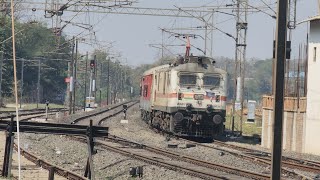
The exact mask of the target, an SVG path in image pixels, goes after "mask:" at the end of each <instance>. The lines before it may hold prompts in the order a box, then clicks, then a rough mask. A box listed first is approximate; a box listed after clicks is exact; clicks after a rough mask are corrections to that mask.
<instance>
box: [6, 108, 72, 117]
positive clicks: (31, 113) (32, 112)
mask: <svg viewBox="0 0 320 180" xmlns="http://www.w3.org/2000/svg"><path fill="white" fill-rule="evenodd" d="M59 111H67V109H50V110H48V113H54V112H59ZM44 113H45V111H37V112H34V111H31V112H28V113H23V114H19V116H20V117H23V116H31V115H36V114H44ZM11 116H15V113H13V114H10V115H7V116H2V117H0V119H9V118H11Z"/></svg>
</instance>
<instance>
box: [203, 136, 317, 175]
mask: <svg viewBox="0 0 320 180" xmlns="http://www.w3.org/2000/svg"><path fill="white" fill-rule="evenodd" d="M214 144H218V145H220V146H224V147H228V148H232V149H237V150H239V151H244V152H248V153H259V154H263V155H265V156H267V157H270V156H271V154H270V153H267V152H263V151H258V150H252V149H248V148H244V147H240V146H236V145H232V144H227V143H224V142H221V141H215V142H214ZM199 145H200V146H202V145H201V144H199ZM208 147H211V146H208ZM250 156H253V157H255V158H257V159H258V158H259V159H261V160H265V161H267V162H269V164H270V165H271V159H270V158H266V157H260V156H258V155H254V154H250ZM265 161H264V162H265ZM282 163H283V165H284V166H286V167H289V168H297V169H300V170H303V171H309V172H315V173H320V162H316V161H310V160H305V159H296V158H291V157H285V156H283V159H282Z"/></svg>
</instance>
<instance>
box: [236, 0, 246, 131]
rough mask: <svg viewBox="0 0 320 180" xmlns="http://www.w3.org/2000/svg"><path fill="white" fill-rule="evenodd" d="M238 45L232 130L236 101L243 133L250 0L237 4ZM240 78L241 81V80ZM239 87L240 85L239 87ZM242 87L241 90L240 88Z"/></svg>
mask: <svg viewBox="0 0 320 180" xmlns="http://www.w3.org/2000/svg"><path fill="white" fill-rule="evenodd" d="M236 6H237V8H236V13H237V16H236V18H237V21H236V39H235V40H236V47H235V71H234V73H235V74H234V94H233V111H232V113H233V114H232V132H234V120H235V116H236V103H240V108H241V109H240V134H241V135H242V119H243V117H242V116H243V108H244V107H243V104H244V97H243V96H244V81H245V63H246V49H247V29H248V22H247V14H248V0H237V4H236ZM239 80H240V82H239ZM237 87H240V88H239V89H238V88H237ZM240 89H241V90H240Z"/></svg>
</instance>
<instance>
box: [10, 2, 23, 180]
mask: <svg viewBox="0 0 320 180" xmlns="http://www.w3.org/2000/svg"><path fill="white" fill-rule="evenodd" d="M11 23H12V25H11V26H12V54H13V76H14V96H15V101H16V121H17V138H18V175H19V176H18V177H19V180H20V179H21V158H20V155H21V153H20V126H19V109H18V81H17V62H16V46H15V26H14V6H13V0H11Z"/></svg>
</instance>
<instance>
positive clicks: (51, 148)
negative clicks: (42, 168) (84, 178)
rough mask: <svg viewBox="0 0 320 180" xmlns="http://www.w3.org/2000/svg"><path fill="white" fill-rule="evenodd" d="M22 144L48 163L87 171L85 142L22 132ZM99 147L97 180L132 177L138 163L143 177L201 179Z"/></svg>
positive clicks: (178, 179)
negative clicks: (130, 173) (133, 168)
mask: <svg viewBox="0 0 320 180" xmlns="http://www.w3.org/2000/svg"><path fill="white" fill-rule="evenodd" d="M98 117H99V116H98ZM71 119H72V118H68V119H67V121H71ZM60 122H61V119H60ZM21 147H22V148H24V149H26V150H28V151H30V152H32V153H34V154H35V155H37V156H38V157H40V158H42V159H45V160H47V161H48V162H51V163H54V164H56V165H58V166H61V167H63V168H65V169H68V170H71V171H73V172H76V173H78V174H84V170H85V165H86V160H87V145H86V144H84V143H80V142H76V141H73V140H70V139H69V138H67V137H65V136H57V135H41V134H27V133H22V134H21ZM97 149H98V153H97V154H96V155H95V156H94V164H95V173H96V179H101V180H102V179H104V180H105V179H130V178H131V176H130V175H129V169H130V167H137V166H143V167H144V168H143V173H144V175H143V179H177V180H185V179H186V180H188V179H190V180H191V179H192V180H193V179H195V180H197V179H199V178H195V177H193V176H189V175H185V174H182V173H179V172H175V171H172V170H168V169H165V168H162V167H158V166H154V165H150V164H147V163H144V162H141V161H138V160H135V159H132V158H128V157H126V156H122V155H119V154H117V153H113V152H110V151H106V150H103V149H101V148H97ZM138 179H139V178H138Z"/></svg>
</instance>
